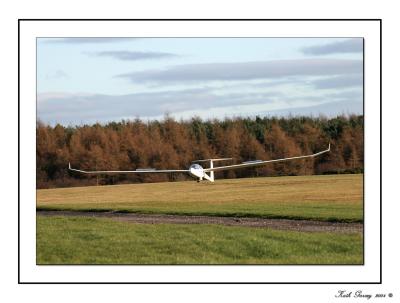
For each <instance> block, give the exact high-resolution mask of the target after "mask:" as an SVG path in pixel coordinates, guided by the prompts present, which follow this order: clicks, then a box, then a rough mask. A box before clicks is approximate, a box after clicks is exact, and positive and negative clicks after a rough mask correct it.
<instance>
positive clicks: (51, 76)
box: [45, 69, 69, 80]
mask: <svg viewBox="0 0 400 303" xmlns="http://www.w3.org/2000/svg"><path fill="white" fill-rule="evenodd" d="M45 78H46V80H57V79H67V78H69V76H68V74H67V73H66V72H64V71H63V70H61V69H58V70H56V71H55V72H54V73H48V74H46V75H45Z"/></svg>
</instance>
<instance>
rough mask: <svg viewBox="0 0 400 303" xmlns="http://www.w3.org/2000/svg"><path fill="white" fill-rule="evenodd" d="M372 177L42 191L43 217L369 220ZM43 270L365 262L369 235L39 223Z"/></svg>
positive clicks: (84, 220) (59, 220)
mask: <svg viewBox="0 0 400 303" xmlns="http://www.w3.org/2000/svg"><path fill="white" fill-rule="evenodd" d="M362 181H363V176H362V175H331V176H301V177H275V178H249V179H234V180H217V182H215V183H209V182H204V183H200V184H199V183H196V182H172V183H169V182H166V183H152V184H132V185H118V186H94V187H80V188H64V189H47V190H37V209H38V210H74V211H121V212H137V213H152V214H154V213H157V214H178V215H179V214H181V215H182V214H186V215H209V216H247V217H264V218H286V219H305V220H321V221H335V222H362V221H363V202H362V201H363V197H362V194H363V190H362V186H363V185H362ZM36 249H37V263H38V264H362V263H363V238H362V233H360V232H352V233H337V232H331V233H328V232H304V231H302V232H298V231H281V230H273V229H268V228H254V227H245V226H224V225H217V224H214V225H207V224H179V225H178V224H163V223H162V224H137V223H131V222H119V221H116V220H112V219H107V218H89V217H67V216H65V217H58V215H57V216H56V217H43V216H37V247H36Z"/></svg>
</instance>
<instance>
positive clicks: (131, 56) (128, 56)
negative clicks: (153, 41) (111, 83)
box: [89, 51, 178, 61]
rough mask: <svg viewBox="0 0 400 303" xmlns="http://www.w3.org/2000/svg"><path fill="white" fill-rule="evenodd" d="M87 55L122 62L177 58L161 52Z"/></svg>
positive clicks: (103, 52)
mask: <svg viewBox="0 0 400 303" xmlns="http://www.w3.org/2000/svg"><path fill="white" fill-rule="evenodd" d="M89 55H92V56H97V57H111V58H115V59H119V60H124V61H135V60H147V59H163V58H173V57H178V55H176V54H171V53H163V52H131V51H102V52H94V53H89Z"/></svg>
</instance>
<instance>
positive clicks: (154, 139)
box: [36, 115, 364, 188]
mask: <svg viewBox="0 0 400 303" xmlns="http://www.w3.org/2000/svg"><path fill="white" fill-rule="evenodd" d="M363 126H364V119H363V116H361V115H350V116H344V115H343V116H338V117H335V118H326V117H285V118H276V117H272V118H271V117H256V118H232V119H228V118H227V119H224V120H202V119H200V118H197V117H195V118H193V119H191V120H188V121H176V120H174V119H173V118H171V117H168V116H166V117H165V118H164V119H163V120H162V121H148V122H144V121H142V120H140V119H136V120H133V121H121V122H110V123H107V124H99V123H97V124H93V125H81V126H68V127H66V126H63V125H60V124H57V125H55V126H50V125H46V124H44V123H42V122H40V121H38V122H37V127H36V163H37V164H36V167H37V172H36V181H37V188H52V187H68V186H87V185H96V184H121V183H134V182H160V181H175V180H188V179H190V177H188V176H186V175H183V174H138V175H135V174H119V175H100V176H95V175H92V176H88V175H82V174H79V173H75V172H71V171H69V170H68V169H67V168H68V162H71V164H72V166H73V167H77V168H80V169H88V170H134V169H137V168H157V169H186V168H188V166H189V165H190V164H191V162H192V161H193V160H195V159H207V158H214V157H232V158H234V163H240V162H243V161H247V160H258V159H261V160H268V159H277V158H284V157H291V156H298V155H305V154H311V153H314V152H317V151H320V150H324V149H326V148H327V146H328V143H329V142H330V143H331V152H330V153H328V154H325V155H322V156H321V157H317V158H315V159H302V160H293V161H288V162H283V163H275V164H269V165H266V166H264V167H261V168H256V169H254V168H251V169H250V168H247V169H239V170H231V171H225V172H219V173H216V178H235V177H238V178H242V177H254V176H280V175H311V174H337V173H360V172H363V167H364V144H363Z"/></svg>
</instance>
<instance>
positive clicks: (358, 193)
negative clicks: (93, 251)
mask: <svg viewBox="0 0 400 303" xmlns="http://www.w3.org/2000/svg"><path fill="white" fill-rule="evenodd" d="M362 195H363V175H361V174H360V175H324V176H295V177H271V178H247V179H230V180H222V179H221V180H217V181H216V182H215V183H210V182H202V183H197V182H194V181H193V182H190V181H186V182H164V183H147V184H131V185H114V186H93V187H76V188H59V189H45V190H37V209H39V210H44V209H47V210H81V211H85V210H86V211H88V210H90V211H125V212H138V213H162V214H189V215H191V214H193V215H195V214H197V215H218V216H249V217H266V218H289V219H315V220H324V221H344V222H348V221H351V222H362V220H363V218H362V215H363V209H362V206H363V205H362V201H363V197H362Z"/></svg>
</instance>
